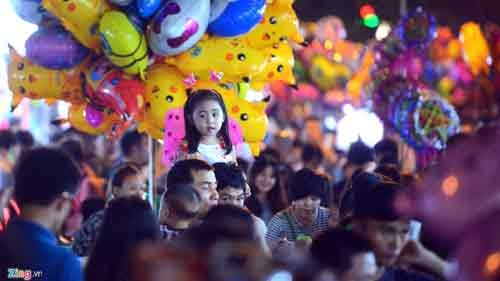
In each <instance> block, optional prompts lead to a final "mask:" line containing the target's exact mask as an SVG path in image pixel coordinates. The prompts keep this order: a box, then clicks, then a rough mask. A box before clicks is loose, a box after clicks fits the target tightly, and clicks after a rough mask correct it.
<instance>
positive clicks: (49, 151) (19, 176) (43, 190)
mask: <svg viewBox="0 0 500 281" xmlns="http://www.w3.org/2000/svg"><path fill="white" fill-rule="evenodd" d="M81 177H82V175H81V173H80V170H79V168H78V166H77V165H76V163H75V162H74V161H73V160H72V159H71V158H70V157H69V156H68V155H67V154H66V153H64V152H62V151H60V150H57V149H53V148H36V149H33V150H31V151H28V152H27V153H26V154H24V155H23V156H22V157H21V158H20V160H19V162H18V164H17V167H16V169H15V175H14V178H15V197H16V199H17V200H18V202H19V204H20V205H25V204H28V205H40V206H47V205H49V204H50V203H51V202H53V201H54V199H56V198H57V197H58V196H59V195H61V194H62V193H64V192H67V193H70V194H72V193H74V192H75V191H76V189H77V187H78V184H79V183H80V180H81Z"/></svg>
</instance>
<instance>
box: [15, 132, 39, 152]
mask: <svg viewBox="0 0 500 281" xmlns="http://www.w3.org/2000/svg"><path fill="white" fill-rule="evenodd" d="M16 142H17V143H18V144H19V145H21V146H22V147H23V148H24V149H28V148H31V147H33V146H34V145H35V139H34V138H33V135H32V134H31V133H30V132H28V131H18V132H16Z"/></svg>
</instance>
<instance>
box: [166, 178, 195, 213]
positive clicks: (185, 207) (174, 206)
mask: <svg viewBox="0 0 500 281" xmlns="http://www.w3.org/2000/svg"><path fill="white" fill-rule="evenodd" d="M163 202H164V203H165V204H166V206H167V208H168V209H169V210H170V211H171V212H174V213H175V216H176V217H177V218H179V219H184V220H188V219H193V218H195V217H196V216H197V215H198V212H199V211H200V207H201V198H200V195H199V194H198V192H197V191H196V190H195V189H194V187H193V186H192V185H189V184H176V185H172V186H170V187H169V188H168V189H167V191H166V192H165V194H164V195H163Z"/></svg>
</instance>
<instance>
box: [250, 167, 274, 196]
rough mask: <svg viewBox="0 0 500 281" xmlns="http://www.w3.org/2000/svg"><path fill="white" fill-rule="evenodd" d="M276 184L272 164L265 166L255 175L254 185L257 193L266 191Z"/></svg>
mask: <svg viewBox="0 0 500 281" xmlns="http://www.w3.org/2000/svg"><path fill="white" fill-rule="evenodd" d="M275 184H276V177H275V175H274V169H273V167H272V166H267V167H266V168H265V169H264V170H262V171H261V172H260V173H258V174H257V176H256V177H255V187H257V191H258V192H259V193H267V192H269V191H271V189H273V187H274V185H275Z"/></svg>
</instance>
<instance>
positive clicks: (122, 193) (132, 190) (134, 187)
mask: <svg viewBox="0 0 500 281" xmlns="http://www.w3.org/2000/svg"><path fill="white" fill-rule="evenodd" d="M145 191H146V184H145V183H144V180H143V177H142V176H141V175H130V176H128V177H126V178H125V180H124V181H123V184H122V186H121V187H120V188H117V189H115V194H114V195H115V197H130V196H137V197H140V198H144V194H145Z"/></svg>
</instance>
